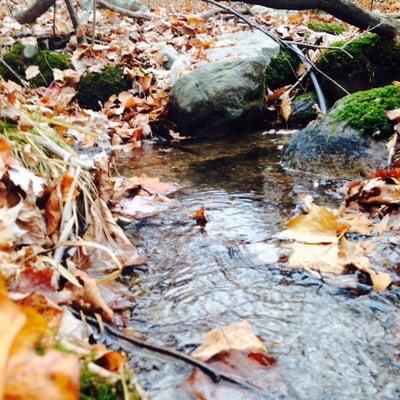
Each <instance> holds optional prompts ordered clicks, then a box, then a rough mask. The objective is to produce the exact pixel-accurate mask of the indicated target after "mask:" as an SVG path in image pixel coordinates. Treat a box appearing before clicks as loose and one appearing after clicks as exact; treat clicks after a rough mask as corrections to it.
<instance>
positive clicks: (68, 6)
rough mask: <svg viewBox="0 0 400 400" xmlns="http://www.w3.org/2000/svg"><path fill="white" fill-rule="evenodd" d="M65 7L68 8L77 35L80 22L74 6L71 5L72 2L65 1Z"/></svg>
mask: <svg viewBox="0 0 400 400" xmlns="http://www.w3.org/2000/svg"><path fill="white" fill-rule="evenodd" d="M65 5H66V6H67V10H68V14H69V17H70V18H71V22H72V26H73V27H74V31H75V33H76V30H77V29H78V26H79V21H78V17H77V16H76V13H75V9H74V6H73V4H72V3H71V0H65Z"/></svg>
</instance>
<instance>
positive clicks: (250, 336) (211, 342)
mask: <svg viewBox="0 0 400 400" xmlns="http://www.w3.org/2000/svg"><path fill="white" fill-rule="evenodd" d="M227 350H242V351H248V352H266V348H265V345H264V343H263V342H262V341H261V340H260V339H259V338H258V337H257V336H256V335H255V334H254V332H253V329H252V327H251V325H250V323H249V322H248V321H241V322H238V323H236V324H232V325H228V326H223V327H219V328H215V329H213V330H211V331H210V332H208V333H207V334H206V335H205V336H204V339H203V343H202V344H201V346H200V347H198V348H197V349H196V350H195V351H194V352H193V353H192V356H193V357H195V358H197V359H198V360H201V361H207V360H209V359H210V358H211V357H213V356H215V355H216V354H218V353H221V352H223V351H227Z"/></svg>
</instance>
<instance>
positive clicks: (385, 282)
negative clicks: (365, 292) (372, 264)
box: [368, 270, 392, 292]
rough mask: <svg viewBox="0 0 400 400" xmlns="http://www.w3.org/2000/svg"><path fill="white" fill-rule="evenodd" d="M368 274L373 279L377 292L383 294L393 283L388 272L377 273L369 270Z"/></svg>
mask: <svg viewBox="0 0 400 400" xmlns="http://www.w3.org/2000/svg"><path fill="white" fill-rule="evenodd" d="M368 273H369V276H370V278H371V281H372V284H373V288H374V290H375V292H382V291H383V290H385V289H387V288H388V287H389V285H390V284H391V283H392V279H391V278H390V275H389V274H387V273H386V272H375V271H372V270H369V271H368Z"/></svg>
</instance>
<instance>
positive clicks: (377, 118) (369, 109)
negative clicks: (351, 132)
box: [332, 85, 400, 137]
mask: <svg viewBox="0 0 400 400" xmlns="http://www.w3.org/2000/svg"><path fill="white" fill-rule="evenodd" d="M399 107H400V86H393V85H390V86H386V87H382V88H376V89H371V90H367V91H364V92H357V93H354V94H352V95H349V96H346V97H345V98H343V99H342V100H340V102H339V104H338V106H337V109H336V111H334V112H333V115H332V118H333V121H334V122H342V121H346V122H348V123H349V125H351V126H352V127H354V128H356V129H358V130H359V131H360V132H362V133H364V134H370V135H372V134H374V133H377V132H378V133H379V135H380V136H381V137H386V136H389V135H391V134H392V133H393V125H394V124H393V122H392V121H390V120H389V119H388V118H387V116H386V114H385V111H388V110H393V109H396V108H399Z"/></svg>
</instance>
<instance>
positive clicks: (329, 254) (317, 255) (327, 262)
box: [288, 243, 345, 274]
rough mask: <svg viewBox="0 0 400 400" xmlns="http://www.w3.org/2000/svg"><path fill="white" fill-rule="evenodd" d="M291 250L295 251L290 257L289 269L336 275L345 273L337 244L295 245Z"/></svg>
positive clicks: (291, 246)
mask: <svg viewBox="0 0 400 400" xmlns="http://www.w3.org/2000/svg"><path fill="white" fill-rule="evenodd" d="M290 248H292V249H293V253H292V255H291V256H290V257H289V263H288V266H289V268H296V269H306V270H307V269H308V270H314V271H319V272H325V273H334V274H342V273H343V272H344V271H345V266H344V265H343V260H341V259H340V257H339V247H338V245H337V244H304V243H293V244H291V245H290Z"/></svg>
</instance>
